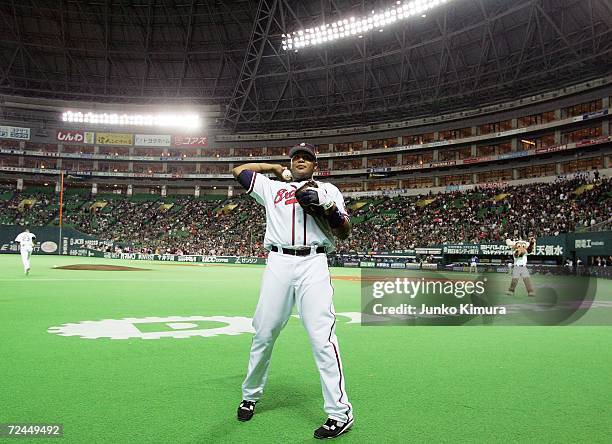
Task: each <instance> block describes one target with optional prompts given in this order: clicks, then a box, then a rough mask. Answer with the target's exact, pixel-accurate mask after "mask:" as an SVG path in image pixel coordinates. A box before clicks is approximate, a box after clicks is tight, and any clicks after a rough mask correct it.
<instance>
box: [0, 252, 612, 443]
mask: <svg viewBox="0 0 612 444" xmlns="http://www.w3.org/2000/svg"><path fill="white" fill-rule="evenodd" d="M83 263H91V264H112V265H125V266H136V267H142V268H148V269H149V270H148V271H137V272H125V271H84V270H61V269H55V268H53V265H69V264H83ZM0 269H1V270H2V273H1V274H0V335H1V336H0V337H1V340H0V341H1V342H0V344H1V345H0V347H1V352H2V353H1V358H0V368H1V371H0V376H1V381H2V383H1V384H0V423H26V422H29V423H62V424H63V425H64V437H63V438H62V441H63V442H70V443H89V442H104V443H153V442H154V443H206V442H248V443H251V442H255V443H257V442H265V443H268V442H270V443H278V442H289V441H291V442H314V441H315V440H314V439H313V438H312V432H313V430H314V429H315V428H316V427H318V426H319V425H320V424H321V423H322V422H323V421H324V420H325V414H324V412H323V410H322V404H323V401H322V396H321V390H320V385H319V377H318V374H317V371H316V368H315V365H314V361H313V359H312V355H311V352H310V344H309V342H308V339H307V336H306V333H305V331H304V329H303V328H302V326H301V325H300V322H299V320H298V319H295V318H292V319H291V320H290V321H289V323H288V324H287V326H286V328H285V330H284V331H283V332H282V333H281V336H280V338H279V339H278V341H277V344H276V347H275V351H274V354H273V358H272V365H271V371H270V378H269V382H268V386H267V388H266V393H265V395H264V398H263V399H262V400H261V402H260V403H259V404H258V405H257V412H256V415H255V417H254V419H253V420H252V421H250V422H248V423H240V422H238V421H236V419H235V411H236V407H237V405H238V403H239V401H240V397H241V396H240V384H241V382H242V379H243V377H244V373H245V370H246V364H247V359H248V351H249V346H250V342H251V335H250V334H248V333H245V334H239V335H234V336H229V335H221V336H216V337H191V338H186V339H175V338H162V339H157V340H144V339H140V338H133V339H126V340H112V339H106V338H104V339H83V338H80V337H74V336H73V337H65V336H60V335H58V334H53V333H49V332H48V331H47V330H48V329H49V328H50V327H54V326H61V325H62V324H65V323H76V322H80V321H91V320H102V319H123V318H145V317H166V316H207V317H208V316H242V317H251V316H252V314H253V311H254V309H255V305H256V303H257V295H258V289H259V281H260V278H261V274H262V271H263V267H262V266H179V265H176V264H172V263H159V262H144V261H142V262H135V261H132V262H130V261H121V260H104V259H93V258H71V257H50V256H34V257H33V258H32V272H31V274H30V276H28V277H25V276H24V275H23V271H22V268H21V263H20V258H19V256H18V255H0ZM332 273H333V275H334V276H347V275H352V276H357V275H358V274H359V271H358V270H354V269H333V271H332ZM334 287H335V296H334V299H335V308H336V312H337V313H342V312H359V310H360V284H359V282H358V281H357V280H345V279H334ZM517 297H518V298H520V297H522V296H520V295H519V296H517ZM598 298H599V299H604V300H610V299H612V285H611V283H610V281H603V280H600V281H599V288H598ZM348 320H349V319H348V318H342V317H339V318H338V324H337V334H338V338H339V342H340V348H341V355H342V359H343V364H344V371H345V375H346V385H347V391H348V394H349V398H350V400H351V402H352V403H353V407H354V412H355V425H354V427H353V429H352V430H351V431H350V432H349V433H347V434H346V435H345V436H343V437H341V438H340V440H341V441H343V442H356V443H362V442H363V443H372V442H377V441H378V442H420V443H422V442H499V441H503V442H510V441H512V442H572V443H573V442H610V439H611V438H610V437H611V436H612V421H610V418H612V403H611V402H610V393H612V355H611V354H610V344H612V329H611V328H610V327H608V326H599V327H588V326H581V327H571V326H570V327H567V326H566V327H503V326H502V327H500V326H480V327H402V326H393V327H392V326H389V327H365V326H361V325H359V324H354V323H352V324H351V323H348ZM163 324H164V323H163V322H161V323H160V322H153V321H152V322H150V323H143V324H139V325H138V329H139V331H142V332H151V331H156V330H158V329H159V330H163V329H166V330H168V327H167V326H164V325H163ZM196 324H198V327H197V328H215V327H217V326H218V324H216V323H214V322H210V321H202V322H200V323H198V322H196ZM27 441H28V440H27V439H22V440H21V441H20V442H27ZM32 442H40V439H33V440H32Z"/></svg>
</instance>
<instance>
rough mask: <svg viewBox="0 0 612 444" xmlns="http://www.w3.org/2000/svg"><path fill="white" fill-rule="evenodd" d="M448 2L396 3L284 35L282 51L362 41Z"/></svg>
mask: <svg viewBox="0 0 612 444" xmlns="http://www.w3.org/2000/svg"><path fill="white" fill-rule="evenodd" d="M449 1H451V0H412V1H409V2H401V1H397V2H396V3H395V5H394V6H393V7H391V8H388V9H385V10H384V11H372V13H371V14H369V15H367V16H362V17H349V18H346V19H343V20H338V21H336V22H332V23H325V24H322V25H320V26H315V27H313V28H306V29H300V30H298V31H294V32H292V33H291V34H283V35H282V37H283V40H282V48H283V49H284V50H285V51H297V50H299V49H300V48H304V47H307V46H315V45H321V44H325V43H328V42H334V41H336V40H340V39H345V38H350V37H358V38H362V37H363V35H364V34H365V33H367V32H370V31H380V32H382V31H383V29H384V27H385V26H387V25H390V24H392V23H395V22H397V21H400V20H406V19H409V18H411V17H426V15H427V11H429V10H431V9H433V8H435V7H437V6H440V5H442V4H444V3H448V2H449Z"/></svg>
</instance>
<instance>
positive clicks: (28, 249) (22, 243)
mask: <svg viewBox="0 0 612 444" xmlns="http://www.w3.org/2000/svg"><path fill="white" fill-rule="evenodd" d="M35 237H36V235H34V234H33V233H30V230H28V229H27V228H26V229H25V230H24V231H23V232H22V233H19V234H18V235H17V237H16V238H15V242H19V251H20V252H21V262H22V263H23V271H24V272H25V274H26V276H27V275H28V274H30V256H31V255H32V250H33V249H34V238H35Z"/></svg>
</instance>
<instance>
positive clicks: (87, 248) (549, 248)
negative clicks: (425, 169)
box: [0, 225, 612, 268]
mask: <svg viewBox="0 0 612 444" xmlns="http://www.w3.org/2000/svg"><path fill="white" fill-rule="evenodd" d="M22 230H23V228H22V227H19V226H17V225H2V226H0V253H17V252H18V251H19V245H18V244H17V243H16V242H15V241H14V240H15V237H17V235H18V234H19V233H20V232H21V231H22ZM32 232H33V233H34V234H35V235H36V244H35V245H34V254H60V251H61V254H62V255H65V256H81V257H105V258H118V259H134V260H158V261H176V262H200V263H238V264H240V263H242V264H250V263H252V264H263V263H265V260H264V259H263V258H255V257H236V256H203V255H174V254H161V255H160V254H144V253H118V252H115V248H116V244H115V242H114V241H107V240H100V239H97V238H95V237H93V236H90V235H87V234H85V233H81V232H80V231H77V230H75V229H73V228H65V229H64V230H63V231H62V235H61V240H60V233H59V228H58V227H36V228H33V229H32ZM60 246H61V249H60ZM429 255H431V256H434V257H435V258H438V259H440V258H441V259H442V260H443V263H445V264H448V263H452V262H460V261H462V260H466V258H468V257H471V256H478V257H479V258H481V260H485V262H487V265H494V264H495V263H498V264H500V265H503V264H502V260H506V259H508V257H509V256H510V255H511V250H510V248H509V247H508V246H506V245H505V244H502V243H481V244H445V245H432V246H427V247H416V248H412V249H405V250H395V251H391V252H362V253H355V254H342V255H336V259H337V261H336V263H337V265H344V266H349V267H350V266H357V267H362V268H368V267H380V266H381V265H379V264H394V263H395V264H400V263H406V262H410V261H407V260H406V259H411V260H412V259H415V258H417V257H419V258H422V257H426V256H429ZM532 256H533V257H534V259H538V260H540V262H545V261H547V262H548V263H550V264H555V263H556V264H561V263H563V262H564V261H565V260H567V259H571V260H572V261H573V262H574V263H575V262H576V259H578V258H579V259H580V260H581V261H582V262H583V264H589V258H592V257H597V256H602V257H609V256H612V231H602V232H593V233H591V232H584V233H568V234H562V235H559V236H547V237H540V238H538V239H537V241H536V249H535V251H534V253H533V254H532ZM407 265H408V264H407ZM382 267H385V265H382ZM389 267H391V265H389ZM395 267H399V265H395Z"/></svg>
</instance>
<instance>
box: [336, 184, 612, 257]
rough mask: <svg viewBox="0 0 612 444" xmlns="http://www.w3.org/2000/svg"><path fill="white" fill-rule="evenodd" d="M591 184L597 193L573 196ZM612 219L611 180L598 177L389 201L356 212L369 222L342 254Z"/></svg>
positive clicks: (556, 230)
mask: <svg viewBox="0 0 612 444" xmlns="http://www.w3.org/2000/svg"><path fill="white" fill-rule="evenodd" d="M589 184H590V185H593V189H590V190H589V189H586V190H584V191H583V192H582V193H580V194H575V193H574V191H576V190H579V189H580V187H582V186H585V187H588V186H589ZM579 191H580V190H579ZM429 201H431V202H429ZM610 214H612V181H611V180H610V179H601V178H598V179H597V180H596V181H594V182H590V178H589V177H588V176H584V175H577V176H575V177H573V178H571V179H559V180H557V181H555V182H553V183H549V184H542V183H536V184H532V185H521V186H509V187H504V188H486V189H481V188H475V189H473V190H469V191H455V192H450V193H444V194H438V195H431V194H430V195H426V196H415V197H412V196H400V197H395V198H390V197H386V198H383V199H382V200H381V201H380V202H378V203H377V204H376V205H370V206H366V207H363V208H362V209H360V210H358V211H357V212H356V213H355V215H356V216H362V217H365V218H366V220H365V221H364V222H362V223H359V224H356V225H355V226H354V227H353V233H352V236H351V237H350V238H349V239H348V240H347V241H345V242H343V243H342V244H341V249H342V250H345V251H364V250H366V251H383V250H400V249H408V248H413V247H415V246H425V245H442V244H455V243H479V242H487V241H492V242H499V241H503V240H504V239H507V238H516V237H522V238H524V239H526V238H527V237H530V236H536V237H538V236H554V235H558V234H560V233H566V232H572V231H576V230H578V229H582V228H587V227H589V226H592V225H595V224H597V223H600V222H603V221H605V220H607V219H608V218H609V217H610ZM371 233H376V236H371Z"/></svg>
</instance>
